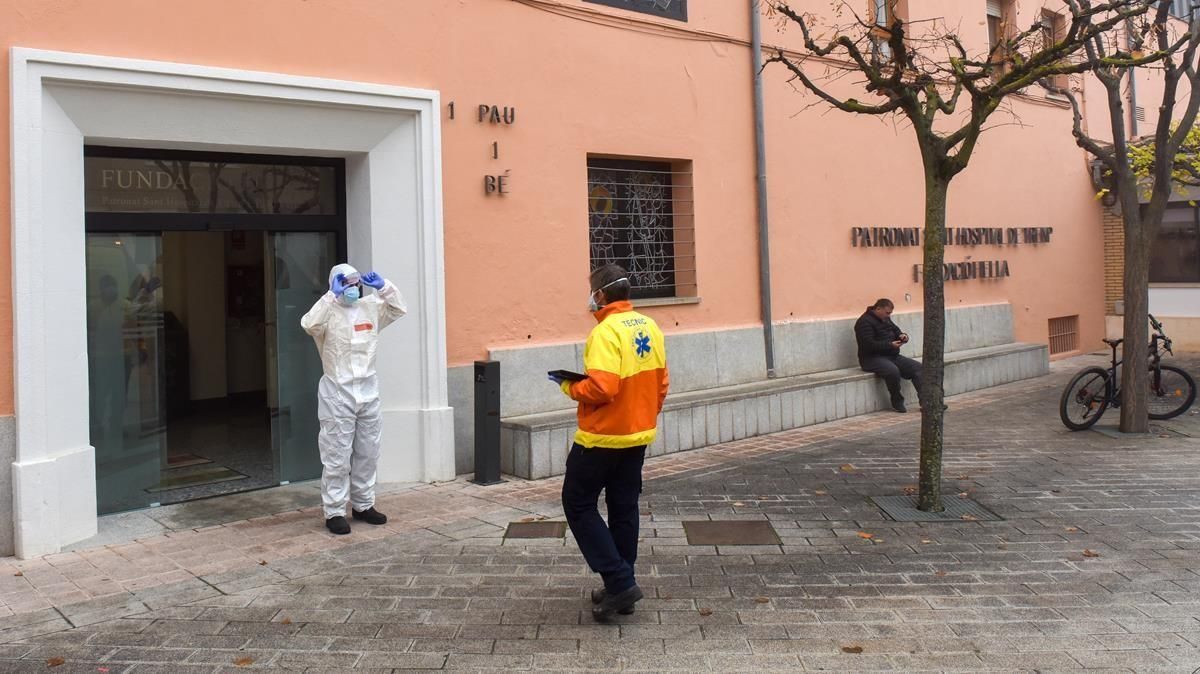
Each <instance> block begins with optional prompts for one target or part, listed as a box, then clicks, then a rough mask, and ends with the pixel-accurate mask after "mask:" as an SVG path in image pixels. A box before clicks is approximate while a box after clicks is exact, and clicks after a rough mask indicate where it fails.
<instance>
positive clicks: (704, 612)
mask: <svg viewBox="0 0 1200 674" xmlns="http://www.w3.org/2000/svg"><path fill="white" fill-rule="evenodd" d="M700 615H702V616H705V617H707V616H710V615H712V609H711V608H702V609H700Z"/></svg>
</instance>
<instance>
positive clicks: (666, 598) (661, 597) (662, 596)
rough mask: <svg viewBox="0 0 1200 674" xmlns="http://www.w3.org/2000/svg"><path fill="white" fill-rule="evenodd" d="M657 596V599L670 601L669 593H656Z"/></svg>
mask: <svg viewBox="0 0 1200 674" xmlns="http://www.w3.org/2000/svg"><path fill="white" fill-rule="evenodd" d="M658 598H659V599H662V600H664V601H670V599H671V595H669V594H660V595H658Z"/></svg>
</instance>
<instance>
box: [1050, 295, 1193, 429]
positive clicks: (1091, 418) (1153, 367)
mask: <svg viewBox="0 0 1200 674" xmlns="http://www.w3.org/2000/svg"><path fill="white" fill-rule="evenodd" d="M1150 326H1151V327H1153V328H1154V334H1153V335H1152V336H1151V337H1150V398H1149V402H1148V405H1147V407H1148V408H1149V413H1150V418H1151V419H1155V420H1162V419H1172V418H1174V417H1177V416H1179V415H1180V414H1183V413H1184V412H1186V411H1187V409H1188V408H1189V407H1191V406H1192V403H1193V402H1195V401H1196V381H1195V380H1194V379H1192V376H1191V375H1190V374H1188V373H1187V372H1184V371H1183V370H1181V369H1179V368H1177V367H1174V366H1172V365H1163V364H1162V355H1163V353H1164V352H1165V353H1168V354H1171V355H1175V353H1174V352H1173V351H1171V338H1170V337H1167V335H1166V333H1165V332H1163V325H1162V323H1159V322H1158V321H1157V320H1155V318H1154V316H1150ZM1103 341H1104V343H1105V344H1107V345H1108V346H1109V348H1111V349H1112V365H1111V366H1109V367H1108V369H1105V368H1102V367H1097V366H1092V367H1087V368H1084V369H1082V370H1080V371H1079V373H1078V374H1076V375H1075V376H1074V377H1072V378H1071V382H1070V383H1069V384H1067V388H1066V390H1065V391H1063V394H1062V400H1060V401H1059V404H1058V415H1059V417H1060V418H1061V419H1062V422H1063V424H1065V425H1066V427H1067V428H1069V429H1071V430H1073V431H1082V430H1085V429H1087V428H1091V427H1092V425H1093V424H1095V423H1096V422H1097V421H1099V420H1100V417H1101V416H1102V415H1103V414H1104V411H1105V410H1107V409H1108V408H1109V406H1112V407H1117V408H1119V407H1120V406H1121V386H1120V383H1119V381H1120V380H1119V379H1118V378H1117V374H1118V370H1117V368H1118V367H1120V365H1121V361H1120V360H1118V359H1117V347H1118V346H1120V345H1121V342H1123V341H1125V340H1123V339H1105V340H1103Z"/></svg>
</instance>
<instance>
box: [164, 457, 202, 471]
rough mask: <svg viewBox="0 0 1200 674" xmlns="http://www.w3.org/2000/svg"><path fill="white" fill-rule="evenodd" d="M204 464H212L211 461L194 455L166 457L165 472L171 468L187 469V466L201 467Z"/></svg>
mask: <svg viewBox="0 0 1200 674" xmlns="http://www.w3.org/2000/svg"><path fill="white" fill-rule="evenodd" d="M206 463H212V459H206V458H204V457H203V456H196V455H195V454H175V455H173V456H167V470H171V469H173V468H187V467H188V466H201V465H204V464H206Z"/></svg>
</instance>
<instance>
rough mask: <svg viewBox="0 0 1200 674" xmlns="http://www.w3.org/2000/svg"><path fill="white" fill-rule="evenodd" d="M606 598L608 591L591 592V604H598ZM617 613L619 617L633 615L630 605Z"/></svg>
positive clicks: (601, 589) (602, 589)
mask: <svg viewBox="0 0 1200 674" xmlns="http://www.w3.org/2000/svg"><path fill="white" fill-rule="evenodd" d="M607 596H608V590H605V589H604V588H600V589H599V590H592V603H593V604H599V603H600V602H602V601H604V598H605V597H607ZM617 613H620V614H621V615H633V605H632V604H630V605H629V607H628V608H623V609H620V610H618V611H617Z"/></svg>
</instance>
